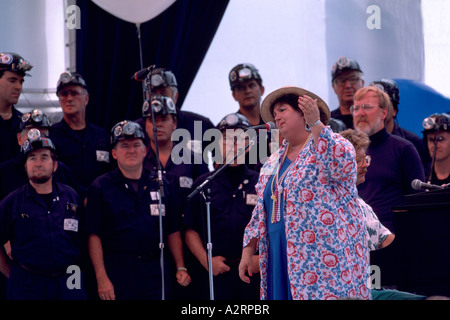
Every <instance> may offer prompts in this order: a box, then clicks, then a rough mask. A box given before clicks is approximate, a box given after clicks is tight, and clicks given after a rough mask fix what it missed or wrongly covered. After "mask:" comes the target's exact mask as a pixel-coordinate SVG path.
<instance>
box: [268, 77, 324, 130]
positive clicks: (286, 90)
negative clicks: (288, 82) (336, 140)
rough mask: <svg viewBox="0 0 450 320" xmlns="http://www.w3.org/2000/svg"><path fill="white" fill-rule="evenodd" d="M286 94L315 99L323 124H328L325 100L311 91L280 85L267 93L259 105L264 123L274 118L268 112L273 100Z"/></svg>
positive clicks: (273, 120)
mask: <svg viewBox="0 0 450 320" xmlns="http://www.w3.org/2000/svg"><path fill="white" fill-rule="evenodd" d="M286 94H295V95H297V96H303V95H305V94H306V95H307V96H309V97H311V98H312V99H317V105H318V106H319V111H320V120H321V121H322V123H323V124H324V125H328V122H329V121H330V109H329V108H328V106H327V104H326V103H325V101H323V100H322V98H320V97H319V96H318V95H316V94H314V93H312V92H311V91H308V90H305V89H302V88H299V87H294V86H287V87H282V88H280V89H277V90H275V91H273V92H271V93H270V94H268V95H267V97H266V98H265V99H264V100H263V102H262V105H261V117H262V119H263V120H264V122H266V123H267V122H270V121H272V122H275V119H274V118H273V116H272V113H271V112H270V107H271V106H272V104H273V103H274V102H275V100H277V99H278V98H279V97H281V96H283V95H286Z"/></svg>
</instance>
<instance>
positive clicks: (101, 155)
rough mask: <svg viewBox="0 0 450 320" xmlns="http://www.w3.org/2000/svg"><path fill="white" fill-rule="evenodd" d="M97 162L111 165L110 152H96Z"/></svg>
mask: <svg viewBox="0 0 450 320" xmlns="http://www.w3.org/2000/svg"><path fill="white" fill-rule="evenodd" d="M96 153H97V161H99V162H106V163H109V152H108V151H103V150H96Z"/></svg>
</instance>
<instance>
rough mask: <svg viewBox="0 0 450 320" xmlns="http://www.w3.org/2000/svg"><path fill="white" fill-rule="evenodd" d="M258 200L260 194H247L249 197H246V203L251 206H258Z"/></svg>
mask: <svg viewBox="0 0 450 320" xmlns="http://www.w3.org/2000/svg"><path fill="white" fill-rule="evenodd" d="M257 202H258V195H256V194H247V197H246V199H245V204H247V205H250V206H256V203H257Z"/></svg>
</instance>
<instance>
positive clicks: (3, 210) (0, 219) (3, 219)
mask: <svg viewBox="0 0 450 320" xmlns="http://www.w3.org/2000/svg"><path fill="white" fill-rule="evenodd" d="M10 202H11V201H10V197H6V198H4V199H3V200H2V201H0V245H4V244H5V243H6V242H8V241H9V240H10V235H11V220H12V210H11V204H10Z"/></svg>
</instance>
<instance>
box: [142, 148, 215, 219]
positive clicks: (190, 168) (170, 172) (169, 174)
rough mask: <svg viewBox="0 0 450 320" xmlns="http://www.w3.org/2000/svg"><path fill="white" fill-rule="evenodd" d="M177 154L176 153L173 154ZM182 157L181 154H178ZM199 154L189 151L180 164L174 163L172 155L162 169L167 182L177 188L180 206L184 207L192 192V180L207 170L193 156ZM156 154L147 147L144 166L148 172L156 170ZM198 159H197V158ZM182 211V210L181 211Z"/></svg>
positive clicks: (200, 161)
mask: <svg viewBox="0 0 450 320" xmlns="http://www.w3.org/2000/svg"><path fill="white" fill-rule="evenodd" d="M175 156H177V155H175ZM179 156H180V157H182V156H183V155H179ZM196 156H200V155H197V154H194V153H193V152H191V153H190V154H189V155H188V157H187V159H186V161H181V163H180V164H175V163H174V162H173V159H172V157H170V158H169V160H168V161H167V164H166V166H165V167H164V168H162V170H163V175H164V176H165V177H166V179H167V182H168V183H169V184H171V185H173V187H174V188H178V192H179V195H180V199H179V201H180V208H182V209H184V208H185V206H186V201H187V196H188V195H189V194H190V193H191V192H192V190H193V189H192V186H193V184H194V181H195V180H196V179H197V178H198V177H200V176H201V175H203V174H205V173H207V172H209V169H208V165H207V164H206V162H203V161H202V159H200V160H199V161H197V163H198V164H196V159H195V158H194V157H196ZM156 160H157V158H156V154H155V152H154V151H153V149H152V148H149V150H148V151H147V155H146V157H145V160H144V168H145V169H147V170H148V171H149V172H156V171H157V163H156ZM197 160H198V159H197ZM183 213H184V211H183Z"/></svg>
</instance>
